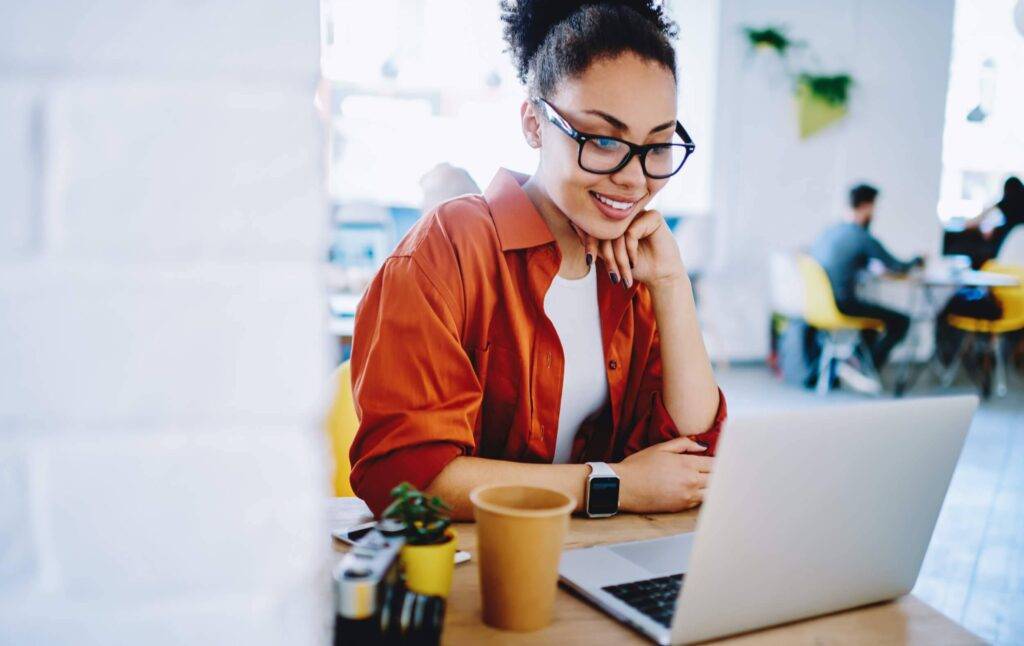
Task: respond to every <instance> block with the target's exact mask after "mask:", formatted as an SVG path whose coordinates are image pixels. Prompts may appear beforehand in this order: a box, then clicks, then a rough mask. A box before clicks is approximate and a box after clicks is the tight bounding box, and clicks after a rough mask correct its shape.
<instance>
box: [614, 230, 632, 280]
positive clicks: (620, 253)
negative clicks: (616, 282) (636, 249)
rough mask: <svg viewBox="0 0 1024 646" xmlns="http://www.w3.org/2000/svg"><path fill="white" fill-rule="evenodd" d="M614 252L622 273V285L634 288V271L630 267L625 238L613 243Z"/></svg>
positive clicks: (617, 239)
mask: <svg viewBox="0 0 1024 646" xmlns="http://www.w3.org/2000/svg"><path fill="white" fill-rule="evenodd" d="M612 252H613V253H614V254H615V263H616V264H617V265H618V266H619V270H620V271H621V272H622V284H623V285H624V286H626V287H632V286H633V271H632V270H631V269H630V266H631V265H632V264H633V263H631V262H630V261H629V254H628V253H626V241H625V240H624V239H623V238H616V239H615V240H613V241H612Z"/></svg>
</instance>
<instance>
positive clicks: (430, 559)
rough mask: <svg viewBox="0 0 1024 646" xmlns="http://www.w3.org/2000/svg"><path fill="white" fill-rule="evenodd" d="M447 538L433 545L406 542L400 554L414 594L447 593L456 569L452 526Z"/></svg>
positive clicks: (432, 594)
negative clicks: (445, 540) (453, 571)
mask: <svg viewBox="0 0 1024 646" xmlns="http://www.w3.org/2000/svg"><path fill="white" fill-rule="evenodd" d="M446 534H447V535H448V541H447V542H444V543H437V544H435V545H408V544H407V545H405V546H403V547H402V552H401V554H400V556H399V558H400V560H401V562H402V568H403V570H404V571H405V585H406V587H407V588H409V589H410V590H412V591H413V592H415V593H417V594H425V595H429V596H435V597H445V598H447V597H448V593H449V592H450V591H451V589H452V570H454V569H455V550H456V548H457V547H458V534H456V532H455V530H454V529H452V528H451V527H449V528H448V531H447V532H446Z"/></svg>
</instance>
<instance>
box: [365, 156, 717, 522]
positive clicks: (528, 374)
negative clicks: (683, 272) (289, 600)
mask: <svg viewBox="0 0 1024 646" xmlns="http://www.w3.org/2000/svg"><path fill="white" fill-rule="evenodd" d="M526 179H527V177H526V176H524V175H520V174H518V173H512V172H511V171H508V170H505V169H501V170H499V171H498V173H497V175H496V176H495V177H494V179H493V180H492V182H491V184H490V186H488V188H487V190H486V191H484V194H483V195H465V196H462V197H459V198H456V199H453V200H450V201H448V202H445V203H443V204H441V205H439V206H438V207H437V208H436V209H434V210H433V211H431V212H430V213H428V214H426V215H425V216H424V217H423V218H422V219H421V220H420V221H419V222H418V223H417V224H416V225H415V226H414V227H413V229H412V230H411V231H410V232H409V234H408V235H406V237H405V238H404V239H403V240H402V241H401V242H400V243H399V244H398V247H397V248H396V249H395V251H394V253H393V254H392V255H391V256H390V257H389V258H388V259H387V261H385V263H384V266H383V267H382V268H381V270H380V272H378V274H377V276H376V277H375V278H374V280H373V282H372V284H371V285H370V287H369V288H368V290H367V292H366V294H365V296H364V297H363V300H362V301H361V302H360V304H359V308H358V310H357V312H356V323H355V333H354V335H353V345H352V378H353V391H354V395H355V401H356V408H357V411H358V413H359V419H360V424H359V430H358V432H357V434H356V437H355V440H354V442H353V444H352V448H351V451H350V458H351V461H352V477H351V482H352V488H353V489H354V490H355V492H356V494H357V495H358V496H359V497H360V498H362V499H363V500H365V501H366V502H367V504H368V505H369V506H370V508H371V509H372V510H373V511H374V513H376V514H379V513H380V512H381V511H382V510H383V508H384V507H385V506H387V503H388V502H389V499H390V491H391V488H392V487H394V486H395V485H397V484H398V483H400V482H402V481H409V482H410V483H412V484H413V485H415V486H416V487H418V488H420V489H423V488H425V487H427V486H428V485H429V484H430V482H431V481H432V480H433V479H434V477H435V476H437V474H438V473H440V472H441V470H442V469H444V467H445V466H446V465H447V464H448V463H449V462H450V461H452V460H453V459H455V458H456V457H457V456H460V455H472V456H479V457H483V458H496V459H503V460H515V461H519V462H548V463H550V462H551V460H552V457H553V456H554V452H555V437H556V434H557V431H558V415H559V406H560V403H561V394H562V392H561V391H562V371H563V367H564V359H563V355H562V346H561V343H560V341H559V339H558V334H557V333H556V332H555V328H554V326H553V325H552V324H551V322H550V320H548V317H547V316H546V315H545V313H544V307H543V305H544V296H545V294H546V293H547V291H548V288H549V287H550V286H551V282H552V280H553V278H554V276H555V275H556V274H557V273H558V269H559V266H560V264H561V254H560V252H559V249H558V245H557V243H556V242H555V238H554V236H553V235H552V234H551V231H550V230H549V229H548V227H547V225H546V224H545V223H544V220H543V219H542V218H541V216H540V214H539V213H538V212H537V209H536V208H535V207H534V206H533V203H532V202H531V201H530V199H529V198H528V197H527V195H526V193H525V191H523V189H522V187H521V184H522V183H523V182H525V181H526ZM597 262H598V263H599V266H597V267H595V270H597V272H598V273H597V279H598V280H597V284H598V289H597V298H598V305H599V309H600V314H601V330H602V341H603V345H604V359H605V373H606V375H607V378H608V389H609V393H610V397H609V402H608V403H607V404H606V405H605V406H604V408H603V409H602V410H601V411H600V412H598V413H597V414H595V415H593V416H592V417H590V418H588V419H587V421H586V422H585V423H584V424H583V425H582V427H581V428H580V430H579V432H578V433H577V435H576V439H575V442H574V443H573V448H572V461H573V462H591V461H604V462H616V461H619V460H621V459H622V458H624V457H625V456H627V455H629V454H631V453H634V452H636V451H638V450H640V449H643V448H645V447H647V446H650V445H651V444H655V443H658V442H664V441H665V440H669V439H672V438H674V437H678V436H679V431H678V429H677V428H676V426H675V424H674V423H673V422H672V419H671V417H670V416H669V414H668V411H667V410H666V409H665V407H664V405H663V404H662V401H661V392H660V391H661V387H662V373H661V355H660V352H659V347H658V331H657V326H656V325H655V319H654V310H653V307H652V303H651V296H650V293H649V292H648V291H647V289H646V287H644V286H643V285H641V284H639V283H634V285H633V287H631V288H629V289H625V288H624V287H623V286H622V285H621V284H619V285H613V284H612V282H611V280H610V279H609V277H608V272H607V271H605V270H604V269H603V268H602V267H601V265H602V264H603V262H602V261H601V260H600V259H598V261H597ZM725 414H726V406H725V400H724V398H721V399H720V404H719V410H718V414H717V415H716V419H715V421H714V423H713V425H712V426H711V428H709V429H708V430H707V432H705V433H703V434H701V435H697V436H694V439H696V440H698V441H701V442H704V443H706V444H708V445H709V447H710V448H709V454H713V452H714V447H715V443H716V440H717V439H718V432H719V428H720V426H721V424H722V421H723V420H724V419H725Z"/></svg>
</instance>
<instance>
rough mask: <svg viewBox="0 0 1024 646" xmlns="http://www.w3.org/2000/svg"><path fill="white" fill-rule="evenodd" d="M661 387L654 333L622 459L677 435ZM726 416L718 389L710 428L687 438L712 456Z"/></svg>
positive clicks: (661, 378)
mask: <svg viewBox="0 0 1024 646" xmlns="http://www.w3.org/2000/svg"><path fill="white" fill-rule="evenodd" d="M663 384H664V381H663V377H662V366H661V348H660V343H659V339H658V335H657V333H656V332H655V334H654V339H653V341H652V343H651V347H650V352H649V354H648V359H647V363H646V369H645V370H644V376H643V379H642V380H641V384H640V389H639V392H638V394H637V402H636V407H635V408H634V414H633V418H632V420H631V427H630V430H629V431H628V433H629V439H628V441H627V442H626V451H625V452H626V455H630V454H632V453H636V452H637V451H640V450H643V449H645V448H647V447H649V446H651V445H652V444H659V443H661V442H667V441H668V440H671V439H674V438H677V437H679V436H680V435H681V433H680V432H679V428H678V427H677V426H676V423H675V422H674V421H673V420H672V416H671V415H670V414H669V412H668V409H666V408H665V404H664V402H663V401H662V387H663ZM727 415H728V407H727V406H726V403H725V395H724V394H723V393H722V390H721V388H719V389H718V410H717V411H716V412H715V417H714V419H713V420H712V422H711V424H710V425H709V426H708V428H707V430H705V431H703V432H701V433H698V434H696V435H691V436H690V437H691V438H692V439H693V440H695V441H697V442H700V443H702V444H706V445H707V446H708V450H707V455H714V454H715V448H716V447H717V446H718V436H719V434H720V433H721V430H722V426H723V425H724V423H725V419H726V417H727Z"/></svg>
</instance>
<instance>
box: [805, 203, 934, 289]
mask: <svg viewBox="0 0 1024 646" xmlns="http://www.w3.org/2000/svg"><path fill="white" fill-rule="evenodd" d="M811 256H812V257H813V258H814V259H815V260H817V261H818V262H819V263H821V266H822V267H824V268H825V273H826V274H828V279H829V282H831V283H832V291H833V292H835V297H836V301H837V302H842V301H846V300H850V299H853V298H854V297H855V296H856V291H855V288H856V284H857V272H859V271H860V270H862V269H864V268H865V267H867V265H868V260H869V259H870V258H876V259H878V260H880V261H882V263H883V264H885V266H886V267H887V268H888V269H889V270H890V271H895V272H898V273H903V272H906V271H909V270H910V268H911V267H913V266H914V262H913V261H908V262H904V261H902V260H898V259H897V258H894V257H893V255H892V254H891V253H889V252H888V251H887V250H886V248H885V247H883V246H882V243H881V242H879V241H878V239H877V238H875V237H874V236H873V235H871V234H870V233H868V231H867V229H865V228H864V227H862V226H860V225H858V224H854V223H853V222H841V223H839V224H835V225H832V226H831V227H829V228H828V229H825V231H823V232H822V234H821V235H819V236H818V239H817V240H815V241H814V244H812V245H811Z"/></svg>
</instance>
